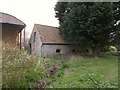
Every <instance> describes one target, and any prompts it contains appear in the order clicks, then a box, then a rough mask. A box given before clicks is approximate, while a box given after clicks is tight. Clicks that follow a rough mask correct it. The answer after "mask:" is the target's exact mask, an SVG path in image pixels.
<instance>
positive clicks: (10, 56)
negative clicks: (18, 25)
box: [2, 47, 48, 88]
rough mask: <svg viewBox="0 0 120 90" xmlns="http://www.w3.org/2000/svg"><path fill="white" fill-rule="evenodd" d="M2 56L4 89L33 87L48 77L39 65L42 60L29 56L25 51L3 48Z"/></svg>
mask: <svg viewBox="0 0 120 90" xmlns="http://www.w3.org/2000/svg"><path fill="white" fill-rule="evenodd" d="M2 55H3V58H2V81H3V84H2V87H3V88H29V87H33V84H34V83H36V82H38V80H42V79H45V78H46V77H47V75H48V74H47V72H46V70H45V69H44V68H43V67H41V65H40V63H39V62H40V60H41V59H40V58H38V57H36V56H31V55H28V54H27V52H26V51H24V50H19V49H16V48H14V49H11V48H6V47H3V52H2Z"/></svg>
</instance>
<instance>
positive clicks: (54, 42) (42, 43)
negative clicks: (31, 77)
mask: <svg viewBox="0 0 120 90" xmlns="http://www.w3.org/2000/svg"><path fill="white" fill-rule="evenodd" d="M72 51H73V49H72V46H71V44H69V43H67V42H65V41H64V40H63V38H62V37H61V36H60V34H59V30H58V29H57V28H56V27H52V26H46V25H41V24H35V25H34V27H33V31H32V34H31V37H30V40H29V53H30V54H34V55H38V56H42V57H53V56H56V55H65V54H70V53H71V52H72Z"/></svg>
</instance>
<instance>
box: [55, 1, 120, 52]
mask: <svg viewBox="0 0 120 90" xmlns="http://www.w3.org/2000/svg"><path fill="white" fill-rule="evenodd" d="M55 11H56V17H57V18H58V20H59V23H60V27H59V28H60V34H61V35H62V36H63V38H64V39H65V40H66V41H68V42H70V43H72V44H77V45H79V46H84V47H87V48H90V49H92V51H93V53H94V54H97V52H98V53H99V52H100V50H101V49H102V48H103V47H105V46H106V45H108V44H109V43H110V40H111V38H113V36H115V35H113V36H112V34H113V33H115V34H116V32H117V27H118V25H119V24H116V23H117V22H118V20H119V19H120V14H119V12H120V9H119V4H118V3H112V2H89V3H85V2H80V3H78V2H66V3H63V2H58V3H57V4H56V7H55Z"/></svg>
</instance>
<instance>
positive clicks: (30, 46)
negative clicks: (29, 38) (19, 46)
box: [29, 43, 32, 55]
mask: <svg viewBox="0 0 120 90" xmlns="http://www.w3.org/2000/svg"><path fill="white" fill-rule="evenodd" d="M29 48H30V55H31V54H32V45H31V43H29Z"/></svg>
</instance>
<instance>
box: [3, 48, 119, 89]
mask: <svg viewBox="0 0 120 90" xmlns="http://www.w3.org/2000/svg"><path fill="white" fill-rule="evenodd" d="M2 53H3V59H2V61H3V62H2V64H3V67H2V68H3V71H2V73H3V84H2V86H3V88H72V87H75V88H117V87H118V59H117V57H116V56H112V55H105V54H104V56H103V57H101V58H97V59H95V58H90V57H89V58H88V57H86V58H83V57H80V56H70V57H61V58H39V57H37V56H31V55H28V54H27V53H26V52H25V51H24V50H19V49H10V48H3V52H2Z"/></svg>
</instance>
